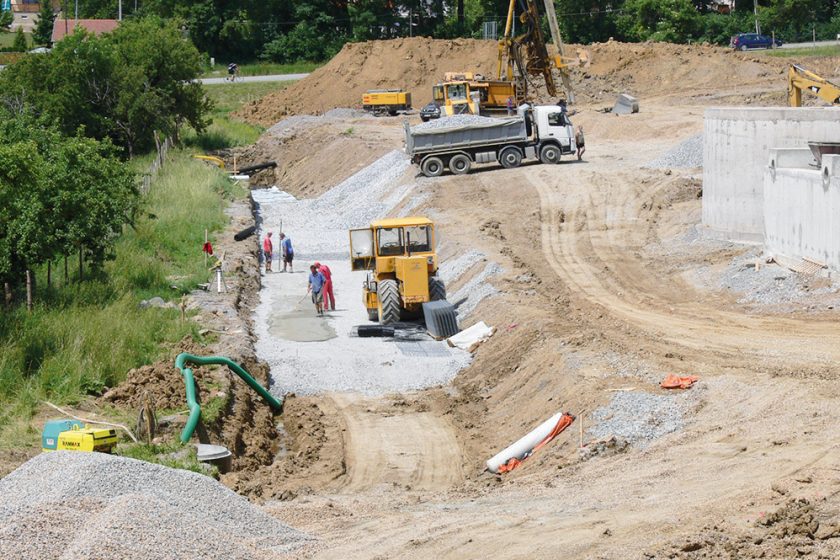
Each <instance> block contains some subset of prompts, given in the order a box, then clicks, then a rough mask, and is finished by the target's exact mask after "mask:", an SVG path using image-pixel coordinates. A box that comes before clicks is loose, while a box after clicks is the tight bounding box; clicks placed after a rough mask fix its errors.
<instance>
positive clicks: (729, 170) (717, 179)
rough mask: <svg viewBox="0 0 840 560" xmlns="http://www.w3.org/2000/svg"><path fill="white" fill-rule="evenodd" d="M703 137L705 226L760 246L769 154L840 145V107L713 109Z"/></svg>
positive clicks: (724, 236)
mask: <svg viewBox="0 0 840 560" xmlns="http://www.w3.org/2000/svg"><path fill="white" fill-rule="evenodd" d="M703 133H704V136H703V225H704V226H705V228H706V231H707V232H708V233H709V235H711V236H713V237H718V238H722V239H728V240H732V241H746V242H756V243H758V242H761V241H762V238H763V235H764V204H763V198H764V171H765V169H766V168H767V164H768V162H769V160H770V149H771V148H805V147H807V142H808V141H809V140H820V141H840V108H830V107H826V108H821V107H807V108H795V109H794V108H789V107H774V108H769V107H755V108H753V107H715V108H709V109H706V112H705V115H704V123H703Z"/></svg>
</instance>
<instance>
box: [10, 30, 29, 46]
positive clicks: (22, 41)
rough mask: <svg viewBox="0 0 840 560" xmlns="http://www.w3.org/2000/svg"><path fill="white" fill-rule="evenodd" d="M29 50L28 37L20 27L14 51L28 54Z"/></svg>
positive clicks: (16, 35) (16, 33)
mask: <svg viewBox="0 0 840 560" xmlns="http://www.w3.org/2000/svg"><path fill="white" fill-rule="evenodd" d="M27 49H28V46H27V43H26V35H24V34H23V28H22V27H18V28H17V31H16V32H15V41H14V43H12V50H13V51H17V52H26V50H27Z"/></svg>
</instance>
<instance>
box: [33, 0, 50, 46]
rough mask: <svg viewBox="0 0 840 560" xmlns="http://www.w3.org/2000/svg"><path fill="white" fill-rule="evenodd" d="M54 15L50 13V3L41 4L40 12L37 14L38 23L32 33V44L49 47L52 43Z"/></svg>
mask: <svg viewBox="0 0 840 560" xmlns="http://www.w3.org/2000/svg"><path fill="white" fill-rule="evenodd" d="M54 21H55V14H54V13H53V11H52V5H51V4H50V2H47V1H44V2H41V11H40V13H39V14H38V23H37V24H36V25H35V31H33V32H32V42H33V43H34V44H36V45H42V46H49V44H50V43H51V42H52V31H53V22H54Z"/></svg>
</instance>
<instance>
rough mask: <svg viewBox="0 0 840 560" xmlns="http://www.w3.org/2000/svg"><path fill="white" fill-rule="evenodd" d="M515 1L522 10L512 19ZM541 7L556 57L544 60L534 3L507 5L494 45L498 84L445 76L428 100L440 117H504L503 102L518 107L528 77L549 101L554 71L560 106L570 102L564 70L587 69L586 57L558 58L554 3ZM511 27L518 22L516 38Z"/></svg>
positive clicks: (462, 75)
mask: <svg viewBox="0 0 840 560" xmlns="http://www.w3.org/2000/svg"><path fill="white" fill-rule="evenodd" d="M517 1H518V2H519V5H520V7H521V8H522V10H521V13H520V14H519V16H518V17H517V16H516V9H515V8H516V3H517ZM544 3H545V12H546V19H548V24H549V28H550V29H551V37H552V39H553V41H554V44H555V45H556V46H557V52H558V54H557V55H555V56H553V57H552V56H549V54H548V47H547V46H546V43H545V39H544V38H543V34H542V29H541V28H540V13H539V10H538V9H537V3H536V0H510V3H509V5H508V14H507V23H506V25H505V35H504V37H502V39H500V40H499V63H498V78H497V79H495V80H488V79H486V78H484V77H483V76H480V75H477V74H476V75H474V74H471V73H469V72H461V73H454V72H450V73H447V74H446V76H445V77H444V81H443V83H440V84H438V85H436V86H434V89H433V96H434V99H435V101H437V102H438V103H439V104H440V105H441V110H442V112H444V113H445V114H446V115H453V114H459V113H472V114H479V112H480V111H483V112H497V111H505V110H506V109H507V101H508V98H511V99H512V100H513V103H514V104H515V106H517V107H518V106H519V105H520V104H522V103H523V102H524V101H526V100H528V99H529V96H528V81H529V79H530V76H542V78H543V80H544V81H545V87H546V91H547V92H548V95H550V96H552V97H554V96H556V95H557V85H556V84H555V81H554V75H553V73H552V70H555V69H556V70H557V71H558V72H559V74H560V79H561V81H562V82H563V88H564V90H565V95H566V100H567V101H568V102H570V103H573V102H574V91H573V90H572V82H571V78H570V77H569V68H570V67H572V66H584V67H585V66H589V54H588V53H587V52H586V51H584V50H581V49H578V50H577V51H576V56H575V57H566V56H564V54H563V53H564V48H563V40H562V38H561V37H560V26H559V25H558V23H557V14H556V13H555V11H554V0H544ZM515 21H519V26H520V29H522V32H521V33H520V34H518V35H516V36H514V35H513V33H514V31H513V30H514V26H515ZM459 74H460V75H459Z"/></svg>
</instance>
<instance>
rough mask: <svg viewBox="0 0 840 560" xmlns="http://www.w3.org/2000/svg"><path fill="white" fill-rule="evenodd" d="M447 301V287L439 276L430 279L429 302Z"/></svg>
mask: <svg viewBox="0 0 840 560" xmlns="http://www.w3.org/2000/svg"><path fill="white" fill-rule="evenodd" d="M444 299H446V286H445V285H444V284H443V280H441V279H440V278H438V277H437V276H430V277H429V300H430V301H440V300H444Z"/></svg>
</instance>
